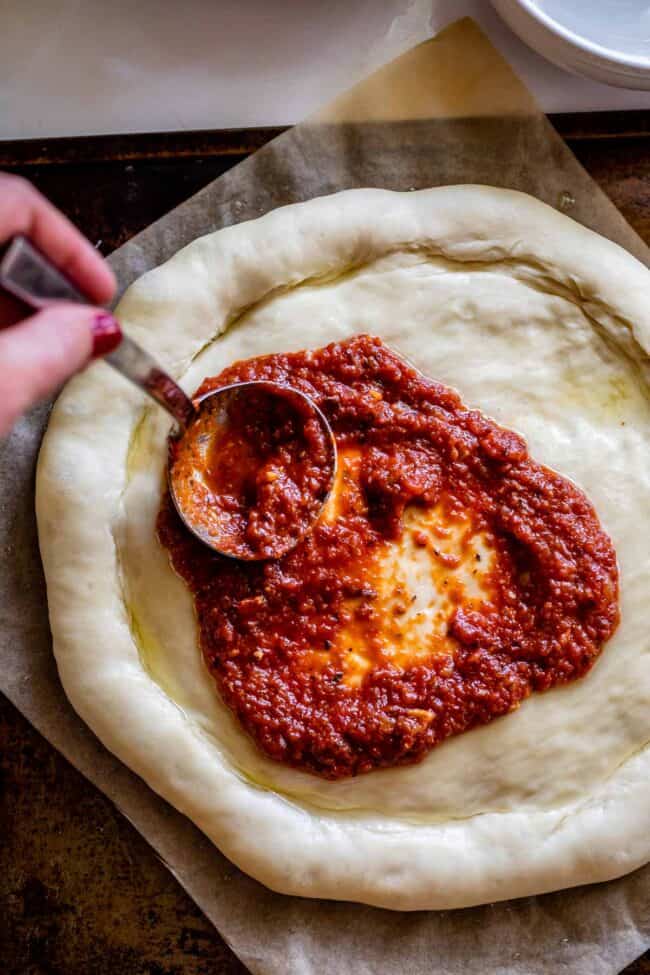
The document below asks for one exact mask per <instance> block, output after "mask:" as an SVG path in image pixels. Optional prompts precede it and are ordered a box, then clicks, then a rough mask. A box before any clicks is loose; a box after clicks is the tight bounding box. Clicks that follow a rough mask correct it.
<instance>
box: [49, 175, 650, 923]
mask: <svg viewBox="0 0 650 975" xmlns="http://www.w3.org/2000/svg"><path fill="white" fill-rule="evenodd" d="M649 296H650V273H649V272H648V271H647V269H646V268H644V267H643V266H642V265H641V264H640V263H639V262H637V261H636V260H635V259H634V258H632V257H631V256H630V255H628V254H627V253H626V252H624V251H623V250H621V249H620V248H619V247H617V246H616V245H614V244H612V243H610V242H609V241H607V240H605V239H603V238H602V237H599V236H598V235H596V234H594V233H592V232H590V231H588V230H586V229H585V228H583V227H581V226H580V225H578V224H576V223H574V222H573V221H572V220H570V219H569V218H567V217H565V216H562V215H560V214H559V213H557V212H556V211H554V210H553V209H551V208H549V207H547V206H545V205H544V204H542V203H539V202H538V201H536V200H534V199H532V198H531V197H528V196H525V195H523V194H520V193H515V192H512V191H507V190H497V189H493V188H489V187H481V186H458V187H444V188H438V189H433V190H423V191H419V192H416V193H393V192H389V191H384V190H374V189H364V190H350V191H347V192H344V193H339V194H336V195H333V196H329V197H323V198H320V199H316V200H312V201H310V202H307V203H304V204H298V205H294V206H290V207H284V208H282V209H279V210H276V211H274V212H272V213H269V214H267V215H266V216H264V217H261V218H260V219H258V220H255V221H252V222H249V223H245V224H240V225H238V226H234V227H229V228H227V229H224V230H220V231H218V232H217V233H215V234H211V235H209V236H206V237H203V238H201V239H199V240H196V241H194V242H193V243H192V244H190V245H189V246H188V247H186V248H184V249H183V250H182V251H180V252H179V253H178V254H177V255H175V257H173V258H172V259H171V260H170V261H168V262H167V263H166V264H164V265H162V266H161V267H159V268H157V269H155V270H153V271H151V272H149V273H148V274H145V275H144V276H143V277H142V278H140V280H138V281H137V282H136V283H135V284H134V285H133V286H132V287H131V288H130V289H129V291H128V292H127V294H126V295H125V297H124V298H123V300H122V302H121V303H120V306H119V309H118V315H119V317H120V319H121V320H122V321H123V323H124V325H125V327H126V329H127V330H128V331H129V332H130V333H131V334H132V335H133V336H134V338H136V339H138V340H140V341H142V343H143V344H144V345H146V346H147V347H149V348H151V349H152V351H154V352H155V353H156V354H157V355H158V356H159V357H160V358H161V360H162V362H163V363H164V364H165V365H166V366H167V367H168V369H169V370H170V372H171V373H172V374H173V375H174V376H175V377H177V378H178V379H179V381H180V382H181V383H182V385H183V386H184V388H185V389H186V390H188V391H193V390H194V389H196V387H197V386H198V385H199V383H200V381H201V380H202V379H203V377H204V376H206V375H215V374H216V373H217V372H219V371H220V370H221V369H222V368H223V367H224V366H226V365H228V364H230V363H231V362H232V361H234V360H236V359H240V358H244V357H248V356H252V355H257V354H262V353H266V352H278V351H289V350H299V349H303V348H310V347H312V348H315V347H319V346H322V345H325V344H327V343H328V342H330V341H332V340H335V339H341V338H344V337H347V336H350V335H352V334H355V333H358V332H370V333H372V334H376V335H379V336H381V337H382V338H383V339H384V340H385V341H386V342H387V343H388V344H389V345H391V346H392V347H393V348H395V349H396V350H397V351H399V352H401V353H402V354H404V355H405V356H407V357H408V358H409V359H410V360H411V361H412V362H413V363H414V364H415V365H416V366H418V367H419V368H420V369H421V370H422V371H423V372H425V373H426V374H428V375H430V376H432V377H433V378H435V379H437V380H440V381H442V382H445V383H447V384H448V385H450V386H453V387H455V388H456V389H458V391H459V392H460V394H461V397H462V399H463V401H464V402H465V404H466V405H468V406H476V407H478V408H479V409H481V410H482V411H484V412H485V413H486V414H488V415H491V416H493V417H494V418H495V419H496V420H497V421H499V422H500V423H502V424H504V425H505V426H508V427H511V428H514V429H516V430H518V431H519V432H521V433H522V434H524V436H525V437H526V438H527V441H528V444H529V447H530V450H531V454H532V455H533V456H534V457H535V458H536V459H537V460H539V461H541V462H542V463H545V464H547V465H548V466H550V467H553V468H555V469H556V470H558V471H559V472H560V473H562V474H564V475H566V476H568V477H571V478H572V479H573V480H574V481H576V482H577V483H578V484H579V485H580V487H582V488H583V489H584V490H585V491H586V493H587V495H588V496H589V498H590V499H591V501H592V502H593V504H594V505H595V507H596V510H597V512H598V514H599V517H600V519H601V523H602V524H603V527H604V528H605V530H606V531H608V533H609V534H610V535H611V537H612V539H613V541H614V545H615V547H616V550H617V554H618V559H619V564H620V572H621V613H622V619H621V623H620V626H619V628H618V630H617V632H616V634H615V635H614V637H613V639H612V640H611V641H610V642H609V644H608V645H607V646H606V647H605V649H604V651H603V654H602V656H601V657H600V659H599V660H598V662H597V663H596V665H595V667H594V669H593V670H592V671H591V672H590V673H589V674H588V675H587V677H585V678H583V679H581V680H579V681H577V682H576V683H574V684H571V685H569V686H566V687H564V688H560V689H554V690H551V691H549V692H547V693H546V694H541V695H534V696H533V697H532V698H530V699H529V700H528V701H526V702H524V704H523V705H522V707H521V708H520V709H519V710H518V711H517V712H515V713H512V714H510V715H507V716H505V717H503V718H501V719H499V720H497V721H494V722H493V723H492V724H490V725H487V726H485V727H482V728H479V729H476V730H474V731H471V732H468V733H465V734H462V735H460V736H459V737H457V738H454V739H451V740H449V741H447V742H445V743H444V744H443V745H441V746H439V747H437V748H436V749H434V750H433V751H432V752H431V753H429V755H428V756H427V757H426V758H425V760H424V761H423V762H422V763H421V764H419V765H414V766H410V767H404V768H397V769H390V770H381V771H374V772H371V773H369V774H366V775H362V776H359V777H358V778H354V779H348V780H342V781H339V782H331V781H325V780H321V779H318V778H316V777H314V776H311V775H308V774H306V773H304V772H301V771H298V770H296V769H291V768H288V767H285V766H283V765H280V764H278V763H275V762H273V761H271V760H270V759H267V758H266V757H265V756H264V755H263V754H262V753H261V752H258V751H257V749H256V748H255V746H254V745H253V744H252V743H251V741H250V740H249V738H248V737H247V736H246V735H245V733H244V732H243V731H242V730H241V729H240V728H239V726H238V725H237V723H236V721H235V719H234V718H233V716H232V715H231V713H230V712H229V711H228V710H227V709H226V708H225V706H224V705H223V704H222V703H221V701H220V700H219V698H218V695H217V693H216V691H215V689H214V685H213V683H212V681H211V679H210V677H209V676H208V674H207V672H206V670H205V668H204V665H203V663H202V660H201V658H200V654H199V651H198V647H197V642H196V625H195V621H194V616H193V609H192V601H191V598H190V595H189V593H188V592H187V591H186V590H185V587H184V585H183V583H182V582H181V581H180V579H179V578H178V577H177V576H176V575H175V574H174V573H173V571H172V570H171V568H170V566H169V562H168V559H167V556H166V553H164V552H163V550H162V549H161V547H160V546H159V544H158V542H157V540H156V538H155V533H154V521H155V517H156V513H157V509H158V504H159V500H160V496H161V491H162V486H163V472H164V463H165V437H166V433H167V431H168V428H169V424H168V422H167V419H166V416H165V415H164V414H163V413H162V411H159V410H157V409H155V408H152V407H149V406H148V405H147V404H146V403H145V402H143V397H142V396H141V395H140V394H139V393H138V391H137V390H135V389H132V388H131V387H129V386H128V385H127V384H126V383H125V382H124V381H123V380H122V379H121V378H120V377H119V376H117V375H116V374H114V373H113V372H112V371H111V370H110V369H109V368H108V367H107V366H106V365H104V364H98V365H96V366H93V367H92V368H91V369H89V370H88V371H87V372H86V373H84V374H83V375H81V376H78V377H77V378H75V379H74V380H73V381H72V382H71V383H70V384H69V385H68V387H67V388H66V390H65V392H64V393H63V395H62V396H61V397H60V399H59V400H58V402H57V404H56V407H55V410H54V412H53V414H52V419H51V422H50V426H49V429H48V432H47V435H46V438H45V441H44V444H43V448H42V451H41V455H40V459H39V467H38V480H37V514H38V525H39V537H40V545H41V552H42V556H43V562H44V566H45V573H46V577H47V587H48V599H49V607H50V619H51V626H52V632H53V636H54V651H55V654H56V659H57V663H58V667H59V671H60V674H61V678H62V681H63V684H64V687H65V690H66V693H67V694H68V696H69V698H70V700H71V701H72V704H73V705H74V707H75V708H76V709H77V711H78V712H79V714H80V715H81V716H82V717H83V718H84V720H85V721H86V722H87V723H88V724H89V725H90V726H91V728H92V729H93V730H94V731H95V732H96V734H97V735H98V736H99V737H100V739H101V740H102V741H103V742H104V744H105V745H106V746H107V747H108V748H110V749H111V751H113V752H114V753H115V754H116V755H118V756H119V757H120V758H121V759H122V760H123V761H124V762H125V763H126V764H127V765H129V766H130V767H131V768H132V769H133V770H134V771H136V772H137V773H139V774H140V775H141V776H142V777H143V778H144V779H145V780H146V781H147V782H148V783H149V785H150V786H151V787H152V788H153V789H155V790H156V791H157V792H159V793H160V794H161V795H162V796H164V797H165V798H166V799H167V800H168V801H169V802H171V803H172V804H173V805H174V806H176V807H177V808H178V809H179V810H181V811H182V812H184V813H185V814H186V815H187V816H189V817H190V818H191V819H192V820H193V821H194V822H195V823H196V824H197V825H198V826H199V827H200V828H201V829H202V830H203V831H204V832H205V833H206V834H207V835H208V836H209V837H210V838H211V839H212V840H213V841H214V842H215V843H216V844H217V845H218V846H219V848H220V849H221V850H222V851H223V852H224V853H225V854H226V855H227V856H228V857H230V859H231V860H233V861H234V862H235V863H236V864H237V865H238V866H240V867H241V868H242V869H243V870H245V871H247V872H248V873H250V874H252V875H253V876H254V877H256V878H257V879H258V880H260V881H262V882H263V883H265V884H267V885H268V886H269V887H272V888H274V889H276V890H279V891H282V892H284V893H288V894H299V895H302V896H309V897H327V898H336V899H340V900H352V901H361V902H365V903H368V904H374V905H379V906H382V907H388V908H394V909H405V910H416V909H427V908H453V907H464V906H469V905H472V904H478V903H484V902H487V901H494V900H502V899H506V898H511V897H518V896H524V895H530V894H535V893H540V892H544V891H549V890H554V889H558V888H561V887H567V886H572V885H575V884H582V883H589V882H592V881H599V880H605V879H608V878H612V877H615V876H619V875H621V874H623V873H625V872H627V871H629V870H632V869H634V868H635V867H637V866H639V865H641V864H642V863H644V862H646V861H647V860H648V859H650V829H649V826H650V749H649V748H648V745H649V744H650V708H649V707H648V703H649V701H650V636H649V635H648V627H647V625H646V600H647V594H648V592H649V591H650V547H649V546H648V533H647V525H648V523H649V521H650V464H649V462H648V446H647V445H648V442H649V441H650V396H649V393H648V378H649V371H648V363H647V355H646V352H647V350H648V349H649V348H650V300H649Z"/></svg>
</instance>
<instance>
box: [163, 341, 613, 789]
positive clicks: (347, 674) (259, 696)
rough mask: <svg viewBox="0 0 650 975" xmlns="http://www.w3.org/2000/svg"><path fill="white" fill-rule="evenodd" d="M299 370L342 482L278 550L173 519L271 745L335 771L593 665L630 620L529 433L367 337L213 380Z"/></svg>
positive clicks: (295, 380)
mask: <svg viewBox="0 0 650 975" xmlns="http://www.w3.org/2000/svg"><path fill="white" fill-rule="evenodd" d="M251 379H265V380H271V381H273V382H279V383H286V384H290V385H291V386H293V387H295V388H297V389H298V390H300V391H302V392H304V393H306V394H307V395H308V396H310V397H311V398H312V399H313V400H314V402H316V404H317V405H318V406H319V407H320V408H321V410H322V411H323V413H324V414H325V416H326V417H327V419H328V420H329V422H330V424H331V426H332V428H333V430H334V433H335V436H336V441H337V447H338V450H339V467H338V475H337V482H336V484H335V487H334V490H333V492H332V495H331V497H330V500H329V501H328V504H327V506H326V508H325V511H324V513H323V516H322V517H321V519H320V520H319V521H318V522H317V523H316V525H315V527H314V529H313V530H312V531H311V532H310V533H309V534H308V535H307V536H306V537H305V538H304V539H303V540H302V541H301V542H300V543H299V544H298V546H297V547H296V548H294V549H293V551H291V552H290V553H289V554H288V555H286V556H284V557H283V558H281V559H278V560H275V561H270V562H265V563H260V562H248V563H244V562H234V561H232V560H230V559H227V558H224V557H222V556H219V555H216V554H214V553H212V552H210V551H209V550H208V549H207V548H206V547H205V546H203V545H201V543H200V542H198V541H197V540H196V539H195V538H193V537H192V536H191V535H190V533H189V532H187V530H186V529H185V528H184V527H183V525H182V523H181V522H180V519H179V518H178V516H177V514H176V512H175V510H174V508H173V505H172V504H171V502H170V500H169V497H167V498H166V499H165V500H164V501H163V504H162V507H161V510H160V514H159V518H158V534H159V538H160V540H161V542H162V544H163V545H164V546H165V547H166V548H167V549H168V551H169V553H170V556H171V560H172V564H173V566H174V568H175V569H176V571H177V572H178V573H179V574H180V575H181V577H182V578H183V579H184V580H185V582H186V583H187V585H188V586H189V588H190V590H191V592H192V593H193V596H194V602H195V606H196V612H197V617H198V625H199V630H200V642H201V648H202V651H203V654H204V657H205V661H206V663H207V666H208V668H209V670H210V672H211V674H212V675H213V677H214V678H215V681H216V683H217V686H218V689H219V692H220V693H221V695H222V697H223V699H224V700H225V701H226V703H227V704H228V706H229V707H230V708H231V709H232V710H233V711H234V713H235V714H236V715H237V717H238V718H239V720H240V722H241V723H242V725H243V726H244V728H245V729H246V730H247V731H248V733H249V734H250V735H251V736H252V737H253V739H254V740H255V741H256V743H257V745H258V746H259V747H260V748H261V749H262V750H263V751H264V752H265V753H266V754H267V755H269V756H270V757H271V758H274V759H277V760H278V761H281V762H285V763H287V764H289V765H292V766H295V767H297V768H300V769H303V770H306V771H310V772H314V773H316V774H318V775H321V776H324V777H326V778H329V779H340V778H343V777H346V776H350V775H356V774H359V773H362V772H367V771H370V770H371V769H375V768H381V767H388V766H394V765H401V764H407V763H412V762H417V761H419V760H420V759H421V758H423V756H424V755H425V754H426V753H427V752H428V751H429V750H430V749H431V748H433V747H434V746H435V745H437V744H439V743H440V742H442V741H444V740H445V739H446V738H448V737H449V736H451V735H457V734H459V733H461V732H463V731H467V730H468V729H470V728H473V727H475V726H477V725H481V724H485V723H487V722H489V721H491V720H493V719H494V718H496V717H498V716H499V715H503V714H506V713H507V712H509V711H511V710H513V709H514V708H516V707H518V705H519V704H520V703H521V701H522V700H524V698H526V697H528V695H530V694H531V693H532V692H533V691H545V690H547V689H548V688H550V687H553V686H554V685H557V684H563V683H566V682H568V681H572V680H575V679H577V678H579V677H581V676H582V675H583V674H585V673H586V672H587V671H588V670H589V668H590V667H591V666H592V664H593V662H594V660H595V658H596V657H597V656H598V654H599V652H600V650H601V648H602V645H603V643H604V641H606V640H607V639H608V638H609V637H610V636H611V635H612V633H613V632H614V630H615V628H616V625H617V623H618V572H617V565H616V555H615V552H614V549H613V546H612V543H611V541H610V539H609V538H608V536H607V535H606V534H605V532H604V531H603V530H602V528H601V527H600V524H599V522H598V518H597V516H596V513H595V512H594V509H593V507H592V506H591V504H590V503H589V501H588V500H587V498H586V497H585V495H584V494H583V493H582V492H581V491H580V490H579V489H578V488H577V487H575V486H574V485H573V484H572V483H571V482H569V481H568V480H566V479H565V478H563V477H561V476H560V475H559V474H556V473H554V472H553V471H551V470H549V469H548V468H545V467H543V466H541V465H540V464H537V463H536V462H535V461H534V460H532V459H531V458H530V457H529V455H528V451H527V449H526V444H525V443H524V441H523V440H522V438H521V437H520V436H518V435H517V434H515V433H512V432H510V431H508V430H505V429H503V428H502V427H500V426H498V425H497V424H496V423H494V422H493V421H492V420H490V419H488V418H486V417H484V416H483V415H482V414H481V413H479V412H478V411H477V410H468V409H466V408H465V407H464V406H463V404H462V402H461V401H460V399H459V397H458V396H457V394H456V393H455V392H453V391H452V390H451V389H449V388H447V387H446V386H443V385H441V384H439V383H436V382H433V381H431V380H429V379H427V378H426V377H424V376H422V375H421V374H420V373H418V372H417V371H416V370H415V369H414V368H413V367H411V366H410V365H409V364H408V363H406V362H405V361H404V360H403V359H401V358H400V357H399V356H398V355H397V354H396V353H394V352H393V351H392V350H390V349H389V348H387V347H386V346H385V345H384V344H383V343H382V342H381V341H380V340H379V339H377V338H372V337H370V336H366V335H362V336H358V337H355V338H352V339H350V340H348V341H346V342H340V343H336V344H333V345H329V346H327V347H326V348H323V349H320V350H318V351H312V352H299V353H292V354H287V355H271V356H265V357H260V358H257V359H250V360H247V361H244V362H239V363H236V364H235V365H233V366H232V367H230V368H229V369H227V370H225V371H224V372H223V373H221V375H220V376H217V377H215V378H214V379H208V380H206V381H205V382H204V383H203V385H202V387H201V389H200V390H199V395H201V394H203V393H205V392H207V391H209V390H210V389H214V388H217V387H219V386H222V385H225V384H228V383H232V382H241V381H246V380H251Z"/></svg>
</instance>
